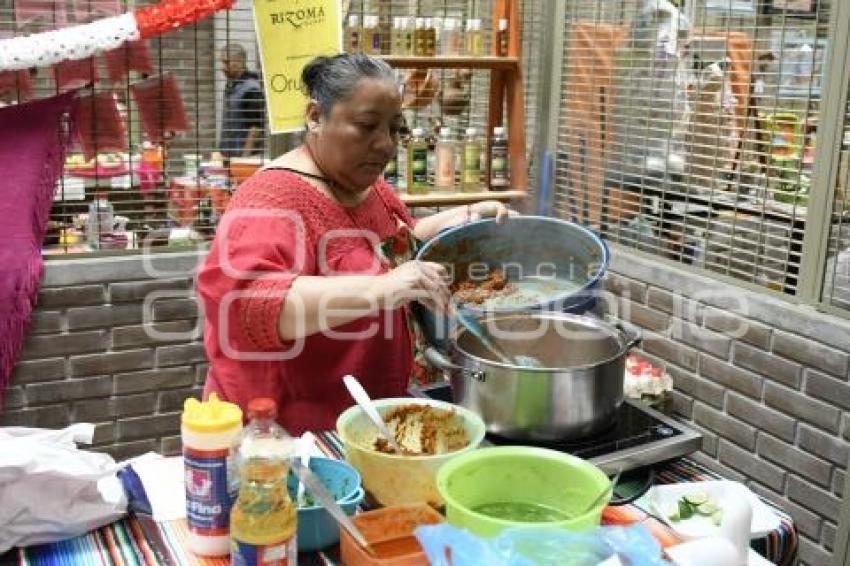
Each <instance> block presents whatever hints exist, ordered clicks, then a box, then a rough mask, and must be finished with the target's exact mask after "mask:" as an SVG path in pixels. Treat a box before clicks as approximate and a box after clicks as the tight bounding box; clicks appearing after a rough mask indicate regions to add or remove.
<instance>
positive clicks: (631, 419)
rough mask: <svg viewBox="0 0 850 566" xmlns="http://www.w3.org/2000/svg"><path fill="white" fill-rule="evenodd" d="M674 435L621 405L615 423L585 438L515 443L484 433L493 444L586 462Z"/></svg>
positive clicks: (639, 411)
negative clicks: (557, 453) (552, 452)
mask: <svg viewBox="0 0 850 566" xmlns="http://www.w3.org/2000/svg"><path fill="white" fill-rule="evenodd" d="M677 434H681V433H680V432H679V431H678V430H675V429H673V428H671V427H669V426H667V425H665V424H663V423H660V422H658V421H657V420H656V419H655V418H653V417H652V416H651V415H648V414H647V413H645V412H643V411H641V410H640V409H638V408H636V407H634V406H633V405H630V404H629V403H623V405H622V406H621V407H620V411H619V412H618V413H617V418H616V421H615V423H614V424H613V425H611V427H610V428H608V430H606V431H604V432H601V433H598V434H595V435H594V436H592V437H589V438H581V439H577V440H555V441H546V440H516V439H510V438H504V437H501V436H497V435H494V434H488V435H487V440H489V441H490V442H491V443H492V444H496V445H502V444H526V445H532V446H540V447H543V448H551V449H553V450H558V451H560V452H567V453H568V454H572V455H573V456H578V457H580V458H585V459H590V458H594V457H596V456H602V455H604V454H610V453H612V452H617V451H619V450H624V449H626V448H633V447H635V446H640V445H641V444H646V443H648V442H655V441H656V440H661V439H665V438H670V437H672V436H676V435H677Z"/></svg>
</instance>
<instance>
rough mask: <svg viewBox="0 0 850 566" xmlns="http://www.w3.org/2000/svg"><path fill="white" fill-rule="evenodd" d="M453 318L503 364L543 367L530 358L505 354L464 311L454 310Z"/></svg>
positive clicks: (460, 309) (538, 361)
mask: <svg viewBox="0 0 850 566" xmlns="http://www.w3.org/2000/svg"><path fill="white" fill-rule="evenodd" d="M455 316H456V317H457V321H458V322H459V323H460V324H461V326H463V327H464V328H465V329H466V330H467V331H468V332H469V333H470V334H472V335H473V336H474V337H475V338H476V339H477V340H478V341H479V342H480V343H481V345H482V346H484V347H485V348H486V349H487V350H488V351H489V352H490V353H491V354H493V355H494V356H496V358H497V359H498V360H499V361H500V362H502V363H503V364H508V365H511V366H518V367H527V368H539V367H543V364H542V363H540V360H538V359H537V358H534V357H532V356H523V355H518V356H511V355H510V354H508V353H507V352H505V351H504V350H503V349H502V348H501V347H500V346H499V345H498V344H497V343H496V342H495V341H494V340H493V339H492V338H491V337H490V334H488V333H487V331H486V330H485V329H484V327H483V326H481V324H479V323H478V320H476V319H475V318H474V317H473V316H471V315H470V314H469V313H468V312H466V311H465V310H464V309H462V308H456V309H455Z"/></svg>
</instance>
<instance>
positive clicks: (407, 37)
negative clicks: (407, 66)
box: [400, 16, 413, 55]
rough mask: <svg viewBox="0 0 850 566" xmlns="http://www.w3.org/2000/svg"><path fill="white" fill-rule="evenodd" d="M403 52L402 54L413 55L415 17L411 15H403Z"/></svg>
mask: <svg viewBox="0 0 850 566" xmlns="http://www.w3.org/2000/svg"><path fill="white" fill-rule="evenodd" d="M401 20H402V21H401V29H402V40H403V43H402V52H401V53H400V54H401V55H413V18H412V17H410V16H402V18H401Z"/></svg>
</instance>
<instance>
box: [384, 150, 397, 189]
mask: <svg viewBox="0 0 850 566" xmlns="http://www.w3.org/2000/svg"><path fill="white" fill-rule="evenodd" d="M384 180H385V181H386V182H387V183H389V184H390V185H392V186H393V187H395V186H397V185H398V152H396V153H395V154H393V156H392V157H391V158H390V160H389V161H387V164H386V166H385V167H384Z"/></svg>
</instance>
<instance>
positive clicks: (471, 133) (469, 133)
mask: <svg viewBox="0 0 850 566" xmlns="http://www.w3.org/2000/svg"><path fill="white" fill-rule="evenodd" d="M477 133H478V132H477V131H476V129H475V128H467V129H466V135H467V136H474V135H475V134H477Z"/></svg>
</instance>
